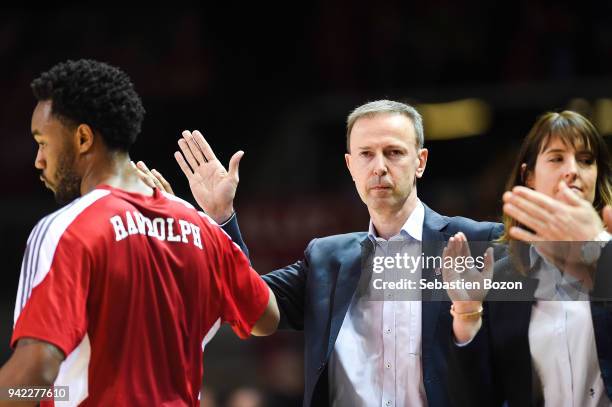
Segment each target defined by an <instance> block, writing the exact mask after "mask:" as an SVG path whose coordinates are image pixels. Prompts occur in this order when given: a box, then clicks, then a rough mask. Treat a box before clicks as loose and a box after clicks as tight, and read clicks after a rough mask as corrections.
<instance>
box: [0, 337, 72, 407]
mask: <svg viewBox="0 0 612 407" xmlns="http://www.w3.org/2000/svg"><path fill="white" fill-rule="evenodd" d="M63 361H64V354H63V353H62V351H60V350H59V349H58V348H57V347H55V346H54V345H51V344H50V343H48V342H43V341H39V340H36V339H31V338H23V339H20V340H19V342H17V347H16V348H15V352H14V353H13V355H12V356H11V358H10V359H9V360H8V361H7V362H6V364H5V365H4V366H2V368H0V389H2V390H3V391H4V390H5V389H7V388H17V387H23V386H45V387H48V386H53V383H54V382H55V379H56V378H57V375H58V373H59V368H60V365H61V363H62V362H63ZM37 403H38V402H36V401H32V402H18V403H17V402H14V401H7V400H1V399H0V407H5V406H7V407H8V406H35V405H36V404H37Z"/></svg>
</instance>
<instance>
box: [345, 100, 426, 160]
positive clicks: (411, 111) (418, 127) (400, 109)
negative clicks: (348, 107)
mask: <svg viewBox="0 0 612 407" xmlns="http://www.w3.org/2000/svg"><path fill="white" fill-rule="evenodd" d="M386 113H390V114H401V115H404V116H406V117H407V118H409V119H410V120H411V121H412V124H413V126H414V132H415V134H416V144H417V148H423V145H424V144H425V135H424V132H423V118H422V117H421V115H420V113H419V112H417V110H416V109H415V108H414V107H412V106H410V105H407V104H405V103H400V102H394V101H392V100H376V101H374V102H368V103H366V104H364V105H361V106H359V107H357V108H356V109H355V110H353V111H352V112H351V114H349V115H348V118H347V119H346V150H347V151H349V152H350V151H351V131H352V130H353V125H354V124H355V122H356V121H357V119H360V118H362V117H373V116H376V115H378V114H386Z"/></svg>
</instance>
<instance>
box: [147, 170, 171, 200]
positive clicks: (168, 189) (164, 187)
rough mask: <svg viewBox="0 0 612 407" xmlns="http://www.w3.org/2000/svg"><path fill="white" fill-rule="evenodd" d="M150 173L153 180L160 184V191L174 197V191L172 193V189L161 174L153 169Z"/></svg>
mask: <svg viewBox="0 0 612 407" xmlns="http://www.w3.org/2000/svg"><path fill="white" fill-rule="evenodd" d="M151 173H152V174H153V175H154V176H155V178H156V179H157V180H158V181H159V183H160V184H161V187H162V190H164V191H166V192H167V193H169V194H172V195H174V191H172V187H171V186H170V183H169V182H168V181H166V179H165V178H164V176H163V175H162V174H161V172H159V171H157V170H155V169H153V170H151Z"/></svg>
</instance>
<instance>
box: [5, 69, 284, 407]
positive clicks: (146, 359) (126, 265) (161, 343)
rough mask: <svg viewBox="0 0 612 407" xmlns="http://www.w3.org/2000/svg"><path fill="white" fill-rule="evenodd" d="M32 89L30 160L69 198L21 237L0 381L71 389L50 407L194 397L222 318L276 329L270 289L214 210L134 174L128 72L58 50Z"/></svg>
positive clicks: (139, 111) (134, 119)
mask: <svg viewBox="0 0 612 407" xmlns="http://www.w3.org/2000/svg"><path fill="white" fill-rule="evenodd" d="M32 89H33V91H34V96H35V97H36V99H37V100H38V104H37V105H36V108H35V109H34V113H33V115H32V135H33V137H34V140H35V141H36V143H37V144H38V152H37V155H36V160H35V167H36V168H37V169H39V170H40V171H41V176H40V179H41V181H42V182H44V184H45V186H46V187H47V188H49V189H50V190H52V191H53V193H54V194H55V197H56V199H57V200H58V201H59V202H61V203H68V202H70V203H68V204H67V205H66V206H64V207H63V208H61V209H60V210H58V211H56V212H55V213H53V214H51V215H49V216H47V217H45V218H43V219H42V220H41V221H40V222H39V223H38V224H37V225H36V227H35V228H34V230H33V231H32V233H31V235H30V237H29V239H28V244H27V249H26V252H25V255H24V259H23V265H22V269H21V278H20V282H19V288H18V294H17V304H16V307H15V326H14V332H13V336H12V339H11V346H13V347H14V348H15V352H14V353H13V355H12V357H11V358H10V359H9V361H8V362H7V363H6V364H5V365H4V366H3V367H2V368H1V369H0V390H2V389H3V390H4V391H5V393H7V392H8V390H12V392H11V393H13V394H15V391H14V390H15V389H20V388H22V387H23V386H51V385H54V386H69V387H68V391H69V401H67V402H59V401H56V402H55V405H87V406H111V405H112V406H162V405H163V406H196V405H198V404H199V401H198V391H199V389H200V385H201V382H202V374H203V373H202V370H203V369H202V352H203V348H204V346H205V345H206V342H207V341H208V340H210V338H211V337H212V336H213V335H214V333H215V332H216V330H217V329H218V328H219V325H220V324H221V323H223V322H227V323H229V324H230V325H231V327H232V328H233V330H234V331H235V333H236V334H237V335H238V336H240V337H242V338H246V337H248V336H249V335H250V334H254V335H268V334H271V333H272V332H274V331H275V329H276V326H277V324H278V319H279V314H278V308H277V306H276V301H275V298H274V295H273V294H272V293H271V292H270V290H269V289H268V287H267V285H266V284H265V283H264V282H263V280H262V279H261V278H260V277H259V275H258V274H257V273H256V272H255V271H254V270H253V269H251V268H250V266H249V261H248V260H247V258H246V257H245V256H244V255H243V253H242V252H241V251H240V249H239V248H238V246H237V245H236V244H234V243H233V242H232V241H231V239H230V238H229V237H228V236H227V235H226V234H225V233H224V232H223V231H222V230H221V229H220V228H219V227H218V226H217V225H216V224H215V223H214V221H212V220H211V219H209V218H208V217H207V216H206V215H204V214H203V213H201V212H200V213H199V212H197V211H196V210H195V209H194V208H193V207H192V206H191V205H190V204H189V203H187V202H185V201H183V200H181V199H179V198H176V197H174V196H172V195H169V194H166V193H164V192H160V190H159V189H152V188H150V187H148V186H147V185H146V184H145V183H143V182H142V181H141V180H140V179H139V177H138V175H137V173H136V170H135V169H134V168H133V167H132V165H131V164H130V158H129V154H128V151H129V149H130V146H131V145H132V144H133V143H134V141H135V140H136V136H137V135H138V133H139V132H140V128H141V122H142V120H143V116H144V113H145V112H144V109H143V107H142V104H141V100H140V98H139V96H138V95H137V93H136V92H135V90H134V88H133V85H132V83H131V82H130V79H129V78H128V76H127V75H126V74H125V73H124V72H122V71H121V70H119V69H117V68H115V67H112V66H110V65H107V64H105V63H100V62H97V61H92V60H79V61H67V62H65V63H60V64H58V65H56V66H54V67H53V68H51V69H50V70H49V71H48V72H45V73H43V74H42V75H41V76H40V77H39V78H37V79H36V80H34V81H33V82H32ZM77 198H78V199H77ZM56 388H58V387H56ZM7 399H8V397H6V396H4V397H3V400H0V405H3V403H7V402H8V401H7ZM13 399H14V400H17V401H20V402H27V401H28V400H27V399H26V398H24V397H23V396H22V397H14V398H13ZM45 403H46V402H43V403H42V405H43V406H44V405H53V402H52V401H51V402H48V403H47V404H45ZM34 404H36V402H35V401H30V404H27V403H24V404H20V405H34Z"/></svg>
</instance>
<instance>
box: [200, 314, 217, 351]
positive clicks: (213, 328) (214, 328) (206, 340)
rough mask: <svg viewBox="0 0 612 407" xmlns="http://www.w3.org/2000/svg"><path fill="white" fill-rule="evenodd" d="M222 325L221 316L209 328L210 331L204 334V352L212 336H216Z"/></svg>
mask: <svg viewBox="0 0 612 407" xmlns="http://www.w3.org/2000/svg"><path fill="white" fill-rule="evenodd" d="M220 327H221V318H217V320H216V321H215V323H214V324H213V325H212V326H211V327H210V329H209V330H208V332H206V335H205V336H204V340H203V341H202V352H204V348H205V347H206V345H208V343H209V342H210V341H211V340H212V338H214V337H215V335H216V334H217V332H218V331H219V328H220Z"/></svg>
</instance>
